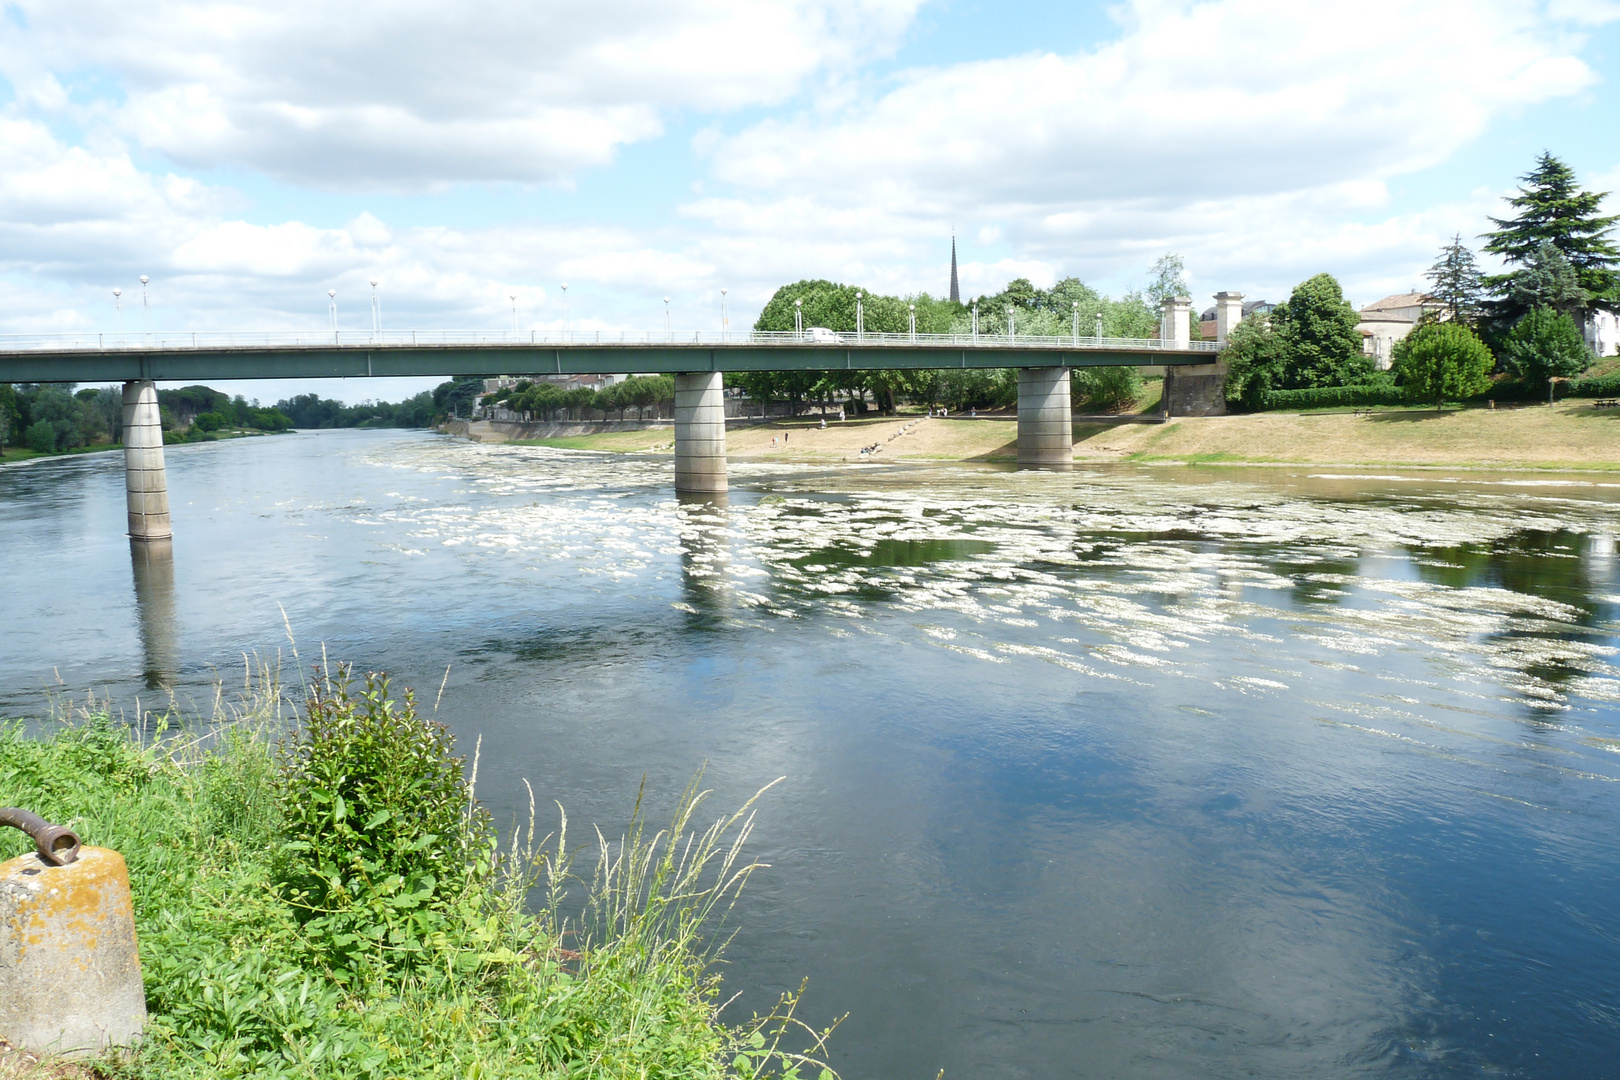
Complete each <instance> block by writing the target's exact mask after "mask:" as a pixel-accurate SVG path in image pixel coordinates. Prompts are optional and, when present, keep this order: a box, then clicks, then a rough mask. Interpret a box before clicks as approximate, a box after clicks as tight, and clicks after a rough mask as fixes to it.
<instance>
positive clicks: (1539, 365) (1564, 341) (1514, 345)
mask: <svg viewBox="0 0 1620 1080" xmlns="http://www.w3.org/2000/svg"><path fill="white" fill-rule="evenodd" d="M1502 359H1503V360H1505V361H1506V362H1507V366H1508V370H1509V371H1511V372H1513V374H1514V375H1516V376H1518V378H1519V381H1520V382H1521V383H1522V384H1524V386H1525V388H1526V389H1528V390H1530V391H1532V392H1535V393H1540V391H1541V388H1542V387H1544V386H1546V385H1547V381H1548V380H1549V379H1552V378H1559V377H1562V378H1568V377H1570V376H1572V375H1579V374H1580V373H1581V372H1583V371H1585V370H1586V368H1587V365H1589V364H1590V363H1591V362H1592V350H1590V349H1588V348H1587V347H1586V340H1585V339H1584V338H1583V337H1581V331H1580V328H1579V327H1577V326H1576V325H1575V321H1574V320H1573V319H1571V318H1570V317H1569V316H1568V315H1566V314H1564V313H1563V312H1561V311H1554V310H1553V309H1552V308H1546V307H1540V308H1534V309H1532V310H1531V312H1530V314H1528V315H1526V316H1525V317H1524V318H1522V319H1520V320H1519V323H1518V325H1517V326H1515V327H1514V328H1513V330H1512V332H1511V333H1509V334H1508V336H1507V340H1506V341H1505V342H1503V344H1502Z"/></svg>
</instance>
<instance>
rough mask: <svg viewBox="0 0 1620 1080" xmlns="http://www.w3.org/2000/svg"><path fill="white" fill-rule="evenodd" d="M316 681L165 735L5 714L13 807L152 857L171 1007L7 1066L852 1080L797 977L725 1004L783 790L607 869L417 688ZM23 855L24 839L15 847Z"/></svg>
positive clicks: (649, 842)
mask: <svg viewBox="0 0 1620 1080" xmlns="http://www.w3.org/2000/svg"><path fill="white" fill-rule="evenodd" d="M306 690H307V694H308V704H307V706H306V709H305V713H304V715H303V717H301V718H299V717H297V716H291V717H289V716H287V715H286V712H287V710H286V707H285V699H284V697H283V695H282V694H281V692H280V687H279V684H278V680H277V678H276V677H275V673H274V672H273V671H272V670H270V669H268V668H265V667H262V666H261V667H260V668H259V669H258V670H257V671H254V670H253V668H252V667H251V666H247V667H246V670H245V677H244V689H243V694H242V697H241V699H240V702H239V703H238V704H237V705H235V706H227V705H226V704H225V703H224V701H223V695H222V694H219V695H216V698H215V714H214V716H213V717H212V718H211V719H210V720H209V722H207V723H205V724H195V723H194V724H191V725H184V726H179V725H176V726H169V725H172V724H173V721H174V720H175V719H176V718H173V717H166V718H164V720H166V721H168V722H169V724H165V723H163V722H160V723H159V724H158V733H157V735H156V736H154V737H152V738H150V739H141V738H139V736H138V735H136V734H133V732H134V731H135V729H133V728H130V727H128V726H126V725H124V724H121V723H115V722H114V721H113V720H112V719H111V718H110V717H109V716H108V715H107V713H106V710H105V707H104V706H101V707H99V708H98V706H97V705H96V703H95V702H94V701H93V700H92V701H91V702H90V703H89V705H88V707H82V708H79V709H76V710H75V709H72V708H71V707H61V708H59V709H58V710H57V711H58V713H59V715H58V716H57V717H55V718H53V719H52V720H50V721H47V722H45V723H42V724H27V725H25V724H24V723H22V722H20V721H11V722H9V723H6V724H3V725H0V805H16V806H25V807H28V808H30V809H33V810H35V811H36V812H38V813H41V814H43V815H44V816H45V817H47V818H48V819H50V820H52V821H56V822H59V823H65V824H67V825H69V826H70V827H72V828H74V829H75V830H76V831H77V832H78V833H79V835H80V836H81V838H82V839H83V841H84V842H85V843H86V844H87V845H96V846H102V847H109V848H113V849H115V850H117V851H119V852H121V853H122V854H123V856H124V858H125V859H126V860H127V861H128V864H129V870H130V883H131V887H132V889H133V892H134V902H135V916H136V926H137V934H138V938H139V942H140V953H141V962H142V965H143V968H144V975H145V981H146V993H147V1004H148V1008H149V1009H150V1011H151V1016H150V1019H149V1022H148V1025H147V1030H146V1035H145V1039H144V1041H143V1042H142V1044H141V1045H140V1047H139V1048H138V1049H137V1050H136V1051H135V1052H133V1053H132V1054H129V1055H126V1056H124V1057H122V1058H118V1057H113V1058H107V1059H104V1060H98V1061H93V1062H80V1063H77V1064H68V1063H64V1062H51V1061H46V1062H44V1063H36V1062H34V1061H33V1059H31V1058H28V1057H26V1056H24V1055H20V1054H17V1053H15V1052H13V1053H10V1054H0V1078H4V1080H12V1078H14V1077H24V1076H36V1075H37V1076H39V1077H46V1076H51V1077H57V1076H103V1077H120V1078H122V1077H132V1078H133V1077H154V1078H156V1077H164V1078H185V1077H210V1078H213V1077H238V1076H241V1077H246V1076H253V1077H309V1078H324V1077H332V1078H337V1077H344V1078H348V1077H378V1078H383V1077H386V1078H413V1077H439V1076H447V1077H457V1078H465V1080H486V1078H494V1077H546V1078H550V1077H559V1078H560V1077H569V1078H576V1077H579V1078H595V1077H601V1078H607V1077H615V1078H617V1077H627V1076H633V1077H646V1078H649V1080H653V1078H667V1080H677V1078H678V1080H688V1078H693V1080H700V1078H705V1077H716V1078H718V1077H743V1078H756V1077H766V1076H774V1077H781V1078H783V1080H794V1078H800V1077H809V1076H819V1077H821V1078H822V1080H828V1078H830V1077H831V1076H832V1075H833V1074H832V1073H831V1072H830V1071H828V1070H826V1069H824V1068H823V1067H822V1066H821V1065H820V1063H819V1062H816V1061H814V1060H812V1059H811V1058H809V1057H804V1056H801V1055H799V1054H797V1053H794V1052H792V1051H791V1050H790V1046H796V1047H805V1046H807V1047H808V1048H809V1049H810V1051H811V1053H814V1054H819V1053H820V1052H821V1051H822V1050H823V1049H824V1047H825V1039H826V1036H827V1035H828V1034H829V1033H830V1031H831V1029H830V1028H829V1029H828V1030H826V1031H822V1032H813V1031H811V1030H810V1029H809V1028H807V1027H806V1026H805V1025H803V1024H801V1023H799V1022H798V1021H797V1020H796V1019H794V1017H793V1010H794V1007H795V1006H796V1004H797V995H796V994H787V995H784V996H783V997H782V999H781V1002H780V1004H779V1005H778V1007H777V1008H776V1009H775V1010H774V1011H773V1013H772V1014H771V1015H769V1016H765V1017H758V1016H756V1017H755V1018H753V1019H752V1020H751V1021H749V1022H747V1023H744V1024H741V1025H730V1024H727V1023H725V1022H723V1021H722V1020H721V1019H720V1016H719V1005H718V997H717V995H718V992H719V989H720V979H719V976H718V975H717V974H715V972H714V963H715V961H716V960H717V959H718V958H719V955H720V952H721V949H722V948H723V945H724V939H723V937H722V936H721V935H723V933H724V921H725V916H726V914H727V913H728V911H729V909H730V907H731V904H732V903H733V902H734V901H735V899H736V896H737V894H738V892H739V891H740V890H741V888H742V887H743V884H744V883H745V882H746V880H747V878H748V876H749V875H750V874H751V873H752V871H753V870H754V869H755V867H754V866H753V865H752V864H746V863H744V862H743V861H742V858H741V849H742V846H743V843H744V841H746V839H747V837H748V834H749V832H750V830H751V827H752V820H753V819H752V809H753V805H754V802H755V800H757V799H758V798H759V795H756V796H755V798H754V799H753V800H750V801H749V803H748V804H747V805H745V806H744V807H743V808H742V809H741V810H739V811H738V812H737V813H736V814H732V815H728V816H725V817H722V818H720V819H718V820H717V821H716V822H715V823H714V824H713V825H711V826H709V827H708V828H707V829H705V830H701V831H700V830H699V829H698V828H697V826H696V824H695V815H696V814H697V812H698V811H699V809H700V808H701V806H702V804H703V801H704V796H705V793H704V792H702V791H700V790H698V787H697V784H696V782H695V781H694V783H693V784H692V785H691V786H690V787H688V789H687V790H686V792H685V793H684V794H683V795H682V796H681V798H680V800H679V802H678V804H677V806H676V808H675V813H674V819H673V824H672V825H671V826H670V827H669V828H667V829H664V830H662V831H658V832H656V833H654V834H652V835H648V833H649V830H647V829H646V828H645V818H644V816H643V808H642V805H641V800H640V799H639V798H638V799H637V802H636V808H635V812H634V814H633V815H632V819H631V823H630V826H629V828H628V830H627V831H626V832H625V834H624V835H623V837H622V838H621V839H620V840H618V841H617V842H609V841H608V840H606V839H604V838H603V836H602V834H601V832H600V831H597V832H595V833H594V836H595V843H594V844H592V845H591V851H592V855H593V858H594V867H593V869H592V871H591V872H590V873H589V875H588V880H584V879H582V878H579V877H576V876H575V875H574V874H573V873H572V871H571V867H570V858H571V856H570V854H569V849H568V838H567V834H566V833H567V820H566V817H564V818H563V820H562V823H561V826H560V827H559V829H558V831H557V832H556V833H555V834H554V835H552V836H550V837H547V838H540V837H538V836H537V835H536V833H535V827H534V810H533V804H532V801H531V807H530V814H529V822H528V824H527V826H526V827H519V828H517V829H515V830H514V832H513V834H512V835H511V836H510V837H509V838H507V840H506V841H505V842H504V843H502V842H498V840H497V837H496V835H495V833H494V831H493V829H492V828H491V826H490V822H489V817H488V815H487V814H486V813H485V812H484V811H483V810H482V809H481V807H479V805H478V804H477V802H476V800H475V798H474V797H473V782H474V780H475V778H476V771H477V765H476V755H475V760H474V763H473V766H472V774H473V775H472V776H471V777H465V776H464V775H463V761H462V759H460V758H456V757H454V756H452V740H451V737H450V735H449V733H448V731H446V730H445V729H444V728H443V727H442V725H439V724H436V723H433V722H431V721H424V720H423V719H421V718H420V717H418V716H417V714H416V709H415V703H414V701H413V698H412V696H411V695H410V693H409V692H407V693H406V694H405V695H404V696H403V697H402V698H400V699H398V700H396V699H395V698H394V697H393V696H392V694H391V691H390V690H389V687H388V683H387V681H386V679H384V678H382V677H381V676H368V677H367V678H366V679H365V680H364V683H363V685H360V684H357V683H356V682H355V681H354V680H352V679H351V677H350V675H349V673H348V672H347V671H346V670H341V669H340V670H339V671H337V672H335V673H333V674H331V675H325V674H322V673H321V672H319V671H317V672H316V674H315V677H314V679H313V680H312V683H311V684H310V685H309V686H307V687H306ZM289 720H293V721H297V722H298V723H299V727H298V728H297V730H296V731H293V732H291V733H289V734H284V735H282V737H281V738H280V740H279V741H277V740H276V736H277V735H280V734H282V733H284V732H287V731H288V727H289V724H288V721H289ZM760 794H763V792H761V793H760ZM431 830H437V831H431ZM27 846H28V845H27V839H26V837H24V836H23V835H22V834H21V833H16V832H13V831H12V830H3V831H0V859H6V858H11V857H14V856H16V855H19V854H22V853H23V851H24V850H25V849H26V848H27ZM571 894H578V895H577V896H575V897H574V898H573V899H570V896H571ZM535 895H538V896H540V897H542V900H541V902H540V903H539V904H538V906H537V909H536V905H534V904H532V903H530V902H529V900H528V898H529V897H531V896H535ZM565 942H566V945H565ZM800 989H801V990H802V987H801V988H800ZM0 1048H3V1044H0Z"/></svg>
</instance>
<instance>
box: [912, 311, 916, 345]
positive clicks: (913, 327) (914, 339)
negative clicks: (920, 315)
mask: <svg viewBox="0 0 1620 1080" xmlns="http://www.w3.org/2000/svg"><path fill="white" fill-rule="evenodd" d="M911 343H912V344H913V345H915V344H917V305H916V304H912V305H911Z"/></svg>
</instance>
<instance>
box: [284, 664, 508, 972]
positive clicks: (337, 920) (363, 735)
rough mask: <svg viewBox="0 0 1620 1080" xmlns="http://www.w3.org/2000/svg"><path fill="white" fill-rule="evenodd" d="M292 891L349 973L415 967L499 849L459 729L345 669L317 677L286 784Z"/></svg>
mask: <svg viewBox="0 0 1620 1080" xmlns="http://www.w3.org/2000/svg"><path fill="white" fill-rule="evenodd" d="M277 793H278V801H279V803H280V809H281V814H282V817H283V819H284V821H285V832H286V837H287V842H286V843H285V844H283V845H282V847H281V851H280V856H279V859H278V864H277V876H278V878H279V879H280V882H281V886H282V889H283V892H284V895H286V897H287V898H288V899H289V900H290V901H291V902H292V903H293V904H294V906H295V907H297V908H299V909H300V910H301V911H302V913H303V917H304V918H305V920H306V921H307V924H308V925H307V926H306V932H307V933H308V934H309V936H310V938H311V940H312V941H315V942H317V943H318V944H324V945H325V949H324V950H323V951H325V952H326V953H327V957H326V959H327V960H328V961H329V962H331V963H332V964H333V965H334V966H335V967H337V968H338V969H339V970H345V971H350V972H353V971H357V970H360V969H362V968H364V967H366V966H368V965H371V964H377V965H380V966H383V967H388V966H392V965H393V964H396V963H399V962H402V961H403V962H406V963H409V962H411V961H412V960H413V959H415V958H416V957H419V956H420V955H422V954H423V952H424V943H425V942H426V941H427V940H428V939H429V938H430V937H431V936H432V935H433V934H434V933H435V932H436V931H438V930H439V929H440V928H441V920H440V919H439V918H438V916H439V915H440V914H442V912H443V911H444V910H445V908H446V905H447V903H448V902H449V900H448V898H449V897H450V893H448V892H447V891H446V886H451V885H455V886H459V885H460V884H461V882H462V879H463V877H464V875H466V874H467V873H469V872H471V871H473V870H475V869H476V867H477V866H478V865H479V856H480V855H481V854H484V853H486V852H487V850H488V848H489V847H490V844H491V842H492V830H491V827H490V821H489V816H488V813H487V812H486V811H485V810H483V809H482V808H481V807H479V806H477V804H476V803H475V802H474V801H473V797H472V790H471V787H470V785H469V783H468V781H467V779H466V778H465V777H464V776H463V774H462V760H461V759H460V758H458V757H456V756H455V754H454V744H453V741H452V739H451V736H450V732H449V730H448V729H447V728H446V727H445V726H444V725H443V724H438V723H433V722H429V721H424V720H422V719H421V718H420V717H418V716H417V715H416V700H415V696H414V695H413V694H412V693H411V692H410V691H406V693H405V696H404V698H403V699H402V700H401V701H398V702H396V701H394V700H393V699H392V698H391V697H390V696H389V688H388V680H387V679H386V678H385V677H383V676H381V675H376V674H372V675H367V676H366V679H365V686H364V689H362V690H359V691H355V690H354V689H353V680H352V678H351V676H350V673H349V672H348V670H347V669H344V670H340V671H339V672H338V674H337V675H336V676H335V677H328V676H326V675H324V674H323V675H321V676H319V677H318V678H317V679H316V681H315V684H314V688H313V690H312V692H311V694H310V698H309V702H308V707H307V716H306V719H305V722H304V726H303V728H302V730H300V731H299V732H298V733H297V735H296V737H295V738H293V739H292V740H290V741H289V742H288V743H287V745H286V746H285V747H284V749H283V752H282V761H281V776H280V782H279V785H278V789H277Z"/></svg>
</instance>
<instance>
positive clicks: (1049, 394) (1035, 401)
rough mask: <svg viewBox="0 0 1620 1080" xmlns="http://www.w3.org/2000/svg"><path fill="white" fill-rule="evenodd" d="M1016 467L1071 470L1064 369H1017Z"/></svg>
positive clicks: (1070, 424)
mask: <svg viewBox="0 0 1620 1080" xmlns="http://www.w3.org/2000/svg"><path fill="white" fill-rule="evenodd" d="M1018 464H1020V465H1030V466H1035V467H1038V468H1043V469H1072V468H1074V419H1073V417H1072V415H1071V414H1070V412H1069V369H1068V368H1021V369H1019V372H1018Z"/></svg>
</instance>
